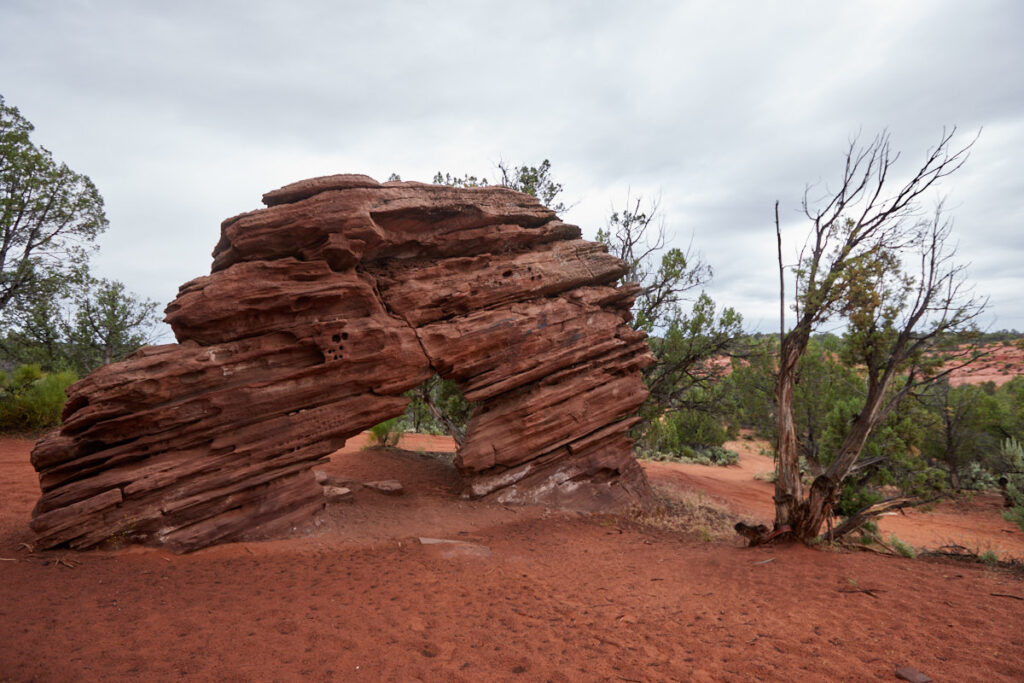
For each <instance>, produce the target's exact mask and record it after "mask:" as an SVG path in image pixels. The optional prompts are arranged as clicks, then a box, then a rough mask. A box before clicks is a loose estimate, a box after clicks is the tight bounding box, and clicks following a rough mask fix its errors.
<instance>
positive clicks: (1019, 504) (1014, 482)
mask: <svg viewBox="0 0 1024 683" xmlns="http://www.w3.org/2000/svg"><path fill="white" fill-rule="evenodd" d="M1000 454H1001V455H1002V457H1003V464H1004V466H1005V467H1006V474H1005V475H1004V476H1005V478H1006V488H1005V489H1004V493H1003V495H1004V496H1005V497H1006V501H1007V502H1008V503H1009V504H1010V509H1009V510H1007V511H1006V512H1004V513H1003V517H1004V518H1005V519H1006V520H1007V521H1008V522H1013V523H1014V524H1016V525H1017V526H1019V527H1020V528H1021V529H1022V530H1024V446H1021V443H1020V441H1017V439H1006V440H1005V441H1003V444H1002V448H1001V449H1000Z"/></svg>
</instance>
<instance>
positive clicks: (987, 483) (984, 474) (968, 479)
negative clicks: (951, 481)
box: [960, 462, 997, 491]
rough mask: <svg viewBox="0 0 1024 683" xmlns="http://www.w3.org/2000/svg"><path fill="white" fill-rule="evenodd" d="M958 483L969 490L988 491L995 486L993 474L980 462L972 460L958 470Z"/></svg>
mask: <svg viewBox="0 0 1024 683" xmlns="http://www.w3.org/2000/svg"><path fill="white" fill-rule="evenodd" d="M960 485H961V486H963V487H964V488H965V489H968V490H970V491H988V490H989V489H994V488H996V486H997V483H996V478H995V475H993V474H992V473H991V472H989V471H988V470H987V469H985V468H984V467H983V466H982V464H981V463H980V462H972V463H969V464H968V465H967V467H965V468H963V470H962V471H961V472H960Z"/></svg>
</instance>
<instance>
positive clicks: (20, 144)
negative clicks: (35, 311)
mask: <svg viewBox="0 0 1024 683" xmlns="http://www.w3.org/2000/svg"><path fill="white" fill-rule="evenodd" d="M32 130H33V126H32V124H31V123H29V121H28V120H27V119H25V118H24V117H23V116H22V115H21V113H20V112H19V111H18V109H17V108H16V107H10V106H7V104H6V103H5V102H4V99H3V97H2V96H0V315H3V314H4V313H5V312H6V311H7V309H8V307H9V306H11V305H12V304H14V303H17V302H18V301H19V300H24V299H26V298H32V297H34V296H37V295H38V293H39V289H40V288H43V289H45V288H46V287H48V286H52V281H53V280H54V279H62V278H64V277H66V276H67V275H68V274H69V273H71V272H72V271H74V270H75V269H77V268H79V267H81V266H82V265H83V264H84V263H85V262H86V260H87V257H88V250H89V248H90V247H91V245H92V243H93V241H94V240H95V239H96V237H97V235H99V234H100V233H101V232H103V231H104V230H105V229H106V228H107V218H106V215H105V213H104V211H103V199H102V197H100V193H99V191H97V189H96V186H95V185H93V183H92V181H91V180H89V178H88V177H86V176H84V175H82V174H79V173H75V172H74V171H72V170H71V169H70V168H68V167H67V165H66V164H63V163H60V164H58V163H57V162H56V161H54V159H53V156H52V155H51V154H50V152H49V150H47V149H46V148H44V147H40V146H37V145H36V144H34V143H33V142H32V140H31V139H30V134H31V132H32Z"/></svg>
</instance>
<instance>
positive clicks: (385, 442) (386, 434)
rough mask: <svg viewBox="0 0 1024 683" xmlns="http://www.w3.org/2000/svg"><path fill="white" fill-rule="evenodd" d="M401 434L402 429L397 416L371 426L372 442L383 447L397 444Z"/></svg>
mask: <svg viewBox="0 0 1024 683" xmlns="http://www.w3.org/2000/svg"><path fill="white" fill-rule="evenodd" d="M401 436H402V431H401V429H400V428H399V418H397V417H393V418H391V419H390V420H385V421H384V422H381V423H380V424H377V425H374V426H372V427H370V443H371V444H372V445H375V446H379V447H381V448H387V447H392V446H397V445H398V439H399V438H401Z"/></svg>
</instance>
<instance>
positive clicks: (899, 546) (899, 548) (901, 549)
mask: <svg viewBox="0 0 1024 683" xmlns="http://www.w3.org/2000/svg"><path fill="white" fill-rule="evenodd" d="M889 545H891V546H892V548H893V550H895V551H896V552H898V553H899V554H900V555H902V556H903V557H909V558H910V559H914V558H915V557H917V552H916V551H915V550H914V549H913V548H911V547H910V546H909V545H907V544H906V543H904V542H903V541H901V540H900V539H898V538H896V536H895V535H891V536H889Z"/></svg>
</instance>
